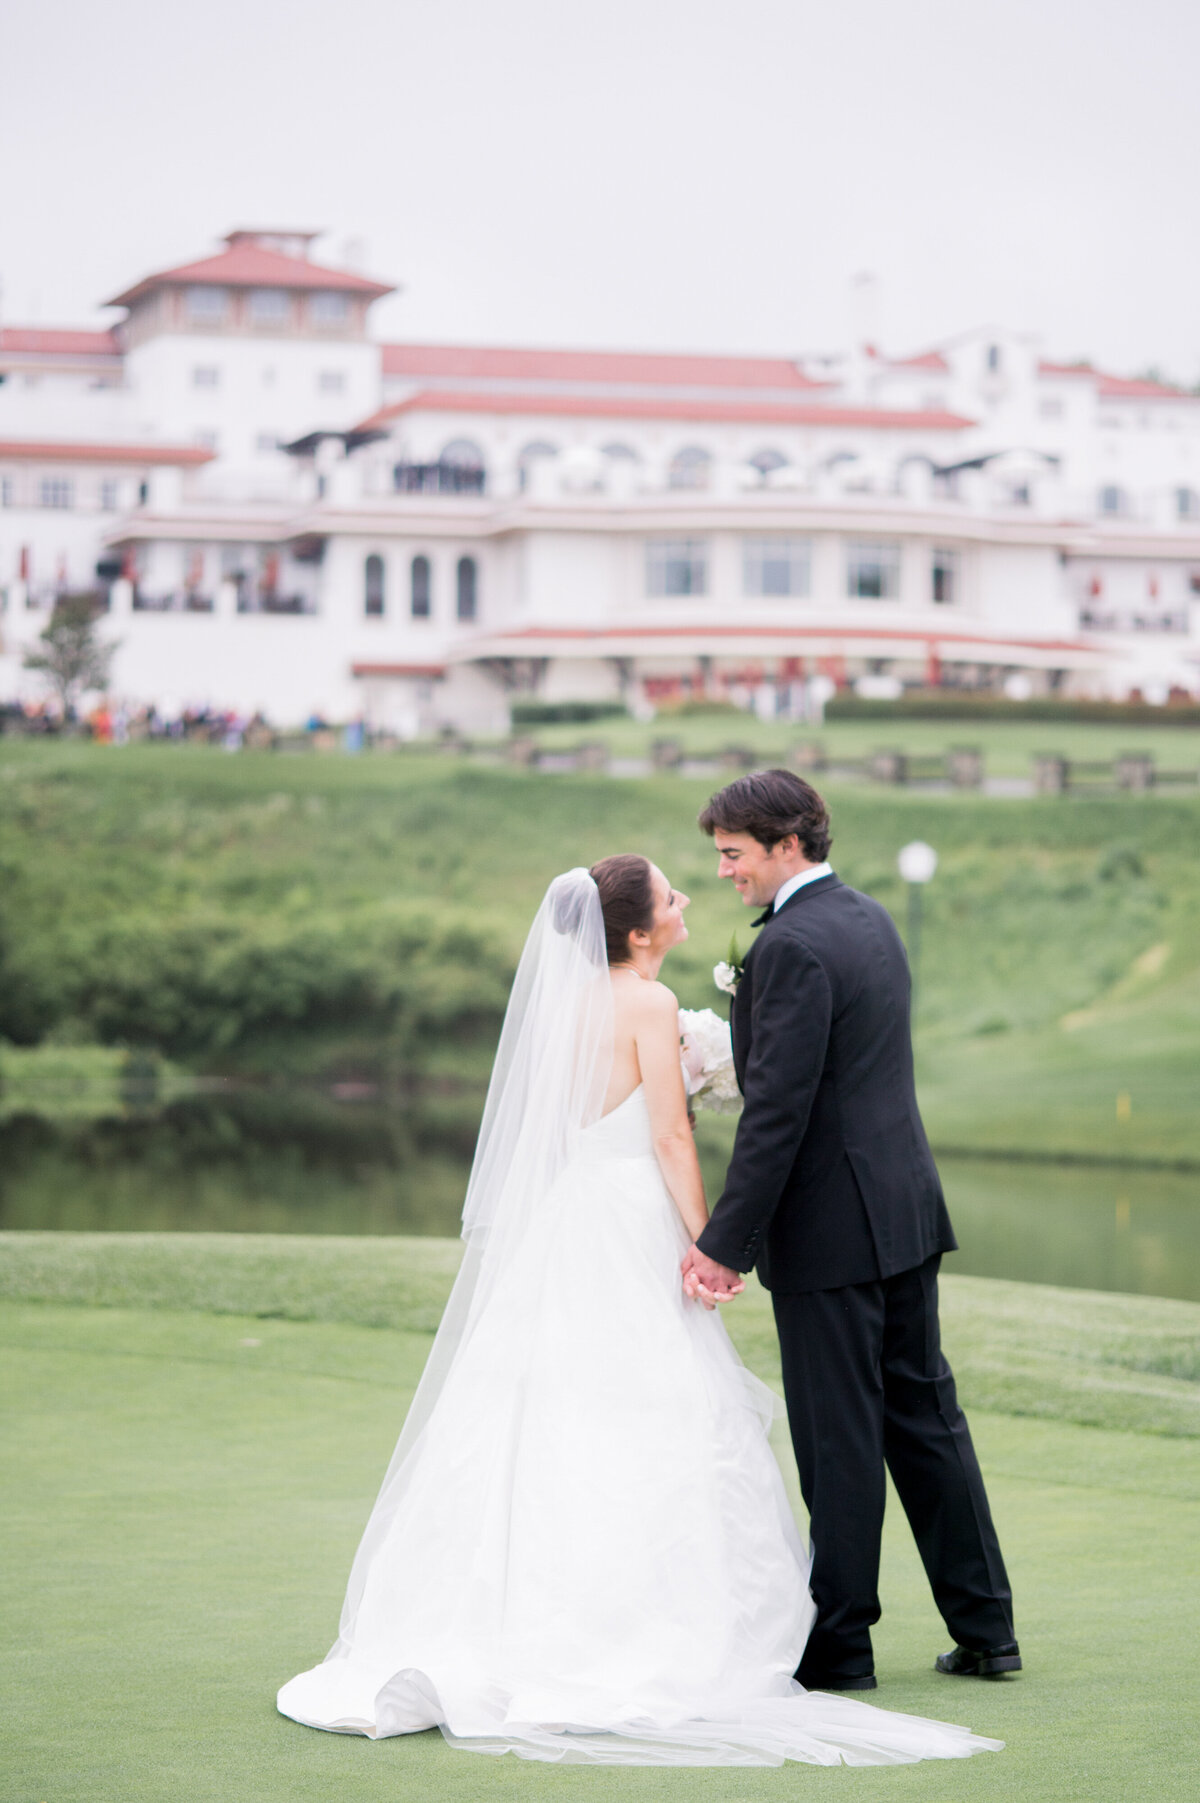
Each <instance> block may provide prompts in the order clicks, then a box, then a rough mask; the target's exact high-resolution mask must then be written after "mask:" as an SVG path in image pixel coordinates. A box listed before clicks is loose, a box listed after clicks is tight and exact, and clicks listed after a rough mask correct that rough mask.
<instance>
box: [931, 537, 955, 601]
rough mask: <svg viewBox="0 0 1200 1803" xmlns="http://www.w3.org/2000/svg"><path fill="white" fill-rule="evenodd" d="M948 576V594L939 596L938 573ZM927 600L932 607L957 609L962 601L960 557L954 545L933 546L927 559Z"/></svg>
mask: <svg viewBox="0 0 1200 1803" xmlns="http://www.w3.org/2000/svg"><path fill="white" fill-rule="evenodd" d="M939 571H941V572H943V573H944V574H945V575H947V576H949V578H950V581H949V585H948V588H949V592H948V593H947V594H944V595H939V594H938V592H937V587H938V572H939ZM929 599H930V602H931V603H932V605H933V606H934V607H957V606H958V604H959V602H960V601H961V600H962V557H961V556H960V554H959V551H958V548H957V546H955V545H934V547H933V550H932V551H931V553H930V557H929Z"/></svg>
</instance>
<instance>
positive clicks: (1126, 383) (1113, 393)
mask: <svg viewBox="0 0 1200 1803" xmlns="http://www.w3.org/2000/svg"><path fill="white" fill-rule="evenodd" d="M1099 393H1100V399H1101V400H1102V401H1111V400H1128V401H1194V400H1195V399H1196V396H1195V395H1191V394H1188V392H1187V390H1186V389H1184V388H1176V387H1175V386H1174V384H1173V383H1170V382H1148V381H1145V380H1143V379H1142V377H1140V376H1101V377H1100V389H1099Z"/></svg>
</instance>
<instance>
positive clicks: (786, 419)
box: [354, 388, 975, 432]
mask: <svg viewBox="0 0 1200 1803" xmlns="http://www.w3.org/2000/svg"><path fill="white" fill-rule="evenodd" d="M404 413H524V414H530V415H533V416H535V417H536V416H542V417H546V416H549V415H554V416H561V415H566V416H569V417H572V418H577V419H679V420H695V421H697V422H708V421H711V422H712V423H713V424H739V423H740V424H745V425H764V426H770V425H775V426H890V427H893V428H895V429H913V428H919V429H927V430H930V431H938V432H958V431H962V430H963V429H964V428H965V427H967V426H971V425H974V423H975V422H974V420H970V419H965V418H964V417H963V416H962V415H961V414H958V413H945V412H941V411H936V410H930V411H926V412H919V411H916V412H900V411H898V410H897V411H890V410H887V409H885V408H882V407H823V406H821V405H820V404H819V403H816V402H811V401H810V402H808V403H802V402H790V401H781V402H771V401H694V400H682V399H679V398H677V397H675V396H673V395H664V396H663V397H662V398H661V399H658V398H656V397H654V396H642V395H638V396H635V397H633V398H632V399H622V398H621V397H620V396H619V395H606V394H591V395H574V394H494V393H486V392H485V393H477V394H467V393H460V392H459V391H458V390H457V389H444V388H430V389H426V390H424V391H423V392H422V393H419V394H414V395H410V396H409V397H408V399H407V400H403V401H395V402H393V403H392V405H391V406H389V407H381V408H380V409H379V411H378V412H377V413H373V414H372V415H371V417H370V418H369V419H366V420H363V421H362V423H361V425H358V426H356V427H355V428H354V429H355V431H356V432H365V431H370V430H373V429H374V428H375V427H377V426H381V425H386V423H387V422H388V421H389V420H393V419H398V418H399V417H400V415H401V414H404Z"/></svg>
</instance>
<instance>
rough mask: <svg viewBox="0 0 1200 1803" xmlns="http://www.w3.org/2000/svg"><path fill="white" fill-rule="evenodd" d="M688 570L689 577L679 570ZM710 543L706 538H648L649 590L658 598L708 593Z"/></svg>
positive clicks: (647, 580)
mask: <svg viewBox="0 0 1200 1803" xmlns="http://www.w3.org/2000/svg"><path fill="white" fill-rule="evenodd" d="M685 569H686V570H687V571H688V572H689V573H688V575H687V577H686V578H683V579H682V580H681V579H680V577H679V575H678V574H674V575H673V574H672V572H676V573H677V572H680V571H682V570H685ZM708 569H709V543H708V540H707V539H706V538H691V537H688V538H650V539H647V540H646V593H647V594H648V595H650V596H652V597H654V598H656V599H659V600H672V601H674V600H679V599H680V598H686V597H687V596H689V595H707V593H708Z"/></svg>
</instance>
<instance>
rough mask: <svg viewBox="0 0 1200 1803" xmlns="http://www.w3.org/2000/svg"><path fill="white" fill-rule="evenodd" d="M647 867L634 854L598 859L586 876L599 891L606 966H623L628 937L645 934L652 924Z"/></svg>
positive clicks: (646, 859) (642, 859)
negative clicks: (606, 959) (639, 930)
mask: <svg viewBox="0 0 1200 1803" xmlns="http://www.w3.org/2000/svg"><path fill="white" fill-rule="evenodd" d="M650 870H651V864H650V860H649V858H643V857H642V856H641V855H640V853H638V852H635V851H622V852H618V853H617V855H616V856H615V857H612V858H601V860H600V862H599V863H598V864H593V865H592V868H591V870H590V871H589V873H588V874H589V875H590V876H591V879H592V881H593V882H594V883H595V885H596V887H597V889H598V890H599V891H600V906H601V909H602V910H603V913H604V949H605V952H606V953H607V955H608V961H609V963H610V964H623V963H624V962H625V960H626V959H627V958H628V956H629V935H630V933H632V932H634V931H635V930H637V929H638V928H641V930H642V931H643V932H649V930H650V928H651V926H652V925H653V923H654V885H653V883H652V882H651V880H650Z"/></svg>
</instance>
